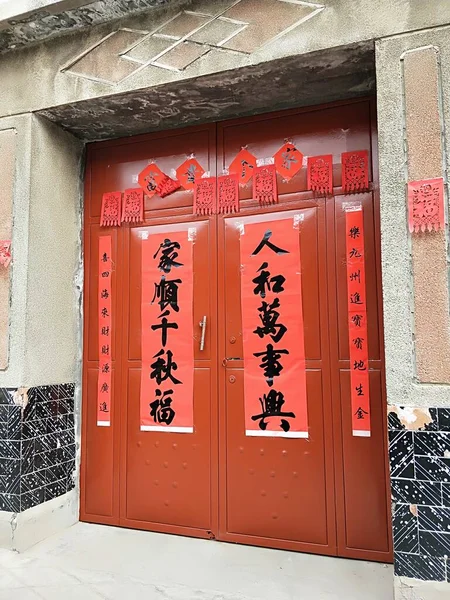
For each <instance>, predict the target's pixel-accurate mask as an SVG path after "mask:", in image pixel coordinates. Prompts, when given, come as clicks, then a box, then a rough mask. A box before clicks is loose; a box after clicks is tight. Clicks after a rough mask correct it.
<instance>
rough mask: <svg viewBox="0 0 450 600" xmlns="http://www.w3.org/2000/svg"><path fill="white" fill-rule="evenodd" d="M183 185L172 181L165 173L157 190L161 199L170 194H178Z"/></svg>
mask: <svg viewBox="0 0 450 600" xmlns="http://www.w3.org/2000/svg"><path fill="white" fill-rule="evenodd" d="M180 187H181V184H180V182H179V181H176V180H175V179H171V178H170V177H169V176H168V175H166V174H165V173H164V177H163V178H162V180H161V181H160V183H159V185H158V187H157V188H156V193H157V195H158V196H159V197H160V198H165V197H166V196H168V195H169V194H172V193H173V192H176V191H177V190H178V189H180Z"/></svg>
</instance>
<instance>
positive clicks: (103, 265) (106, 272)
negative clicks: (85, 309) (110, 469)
mask: <svg viewBox="0 0 450 600" xmlns="http://www.w3.org/2000/svg"><path fill="white" fill-rule="evenodd" d="M98 241H99V244H98V252H99V261H98V368H99V375H98V392H97V426H99V427H110V425H111V397H112V394H111V392H112V390H111V382H112V343H111V341H112V328H111V326H112V316H111V312H112V298H111V291H112V285H111V278H112V259H111V236H110V235H101V236H100V237H99V240H98Z"/></svg>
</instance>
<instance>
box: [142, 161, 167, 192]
mask: <svg viewBox="0 0 450 600" xmlns="http://www.w3.org/2000/svg"><path fill="white" fill-rule="evenodd" d="M165 177H166V175H165V174H164V173H163V172H162V171H161V169H160V168H159V167H158V166H157V165H155V163H150V164H149V165H147V166H146V167H145V169H144V170H143V171H141V173H139V176H138V182H139V185H140V186H141V188H142V189H143V190H144V192H145V193H146V195H147V196H148V197H149V198H151V197H152V196H154V195H155V194H156V193H157V189H158V186H159V185H160V184H161V182H162V181H163V180H164V178H165Z"/></svg>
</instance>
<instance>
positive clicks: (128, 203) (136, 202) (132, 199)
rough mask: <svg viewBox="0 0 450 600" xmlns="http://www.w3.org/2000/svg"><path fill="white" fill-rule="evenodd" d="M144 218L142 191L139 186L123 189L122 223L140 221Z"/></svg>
mask: <svg viewBox="0 0 450 600" xmlns="http://www.w3.org/2000/svg"><path fill="white" fill-rule="evenodd" d="M143 220H144V191H143V190H142V189H141V188H136V189H130V190H125V193H124V195H123V206H122V223H123V222H124V221H125V222H127V223H142V221H143Z"/></svg>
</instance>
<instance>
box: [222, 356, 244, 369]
mask: <svg viewBox="0 0 450 600" xmlns="http://www.w3.org/2000/svg"><path fill="white" fill-rule="evenodd" d="M231 360H242V358H240V357H234V358H224V359H223V360H222V367H226V366H227V363H228V361H231Z"/></svg>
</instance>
